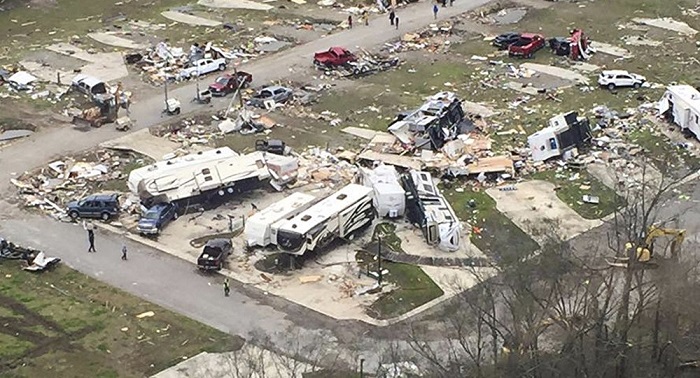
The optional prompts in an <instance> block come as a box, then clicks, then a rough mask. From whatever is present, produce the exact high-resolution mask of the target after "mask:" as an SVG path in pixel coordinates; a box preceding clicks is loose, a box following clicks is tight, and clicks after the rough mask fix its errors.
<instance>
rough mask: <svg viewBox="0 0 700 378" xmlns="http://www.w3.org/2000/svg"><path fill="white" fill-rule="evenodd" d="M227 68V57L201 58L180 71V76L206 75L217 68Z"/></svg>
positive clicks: (220, 69) (222, 69) (221, 69)
mask: <svg viewBox="0 0 700 378" xmlns="http://www.w3.org/2000/svg"><path fill="white" fill-rule="evenodd" d="M225 69H226V59H224V58H219V59H199V60H195V61H194V62H193V63H192V66H190V67H187V68H185V69H183V70H182V71H180V76H182V77H190V76H196V75H206V74H208V73H210V72H214V71H216V70H219V71H224V70H225Z"/></svg>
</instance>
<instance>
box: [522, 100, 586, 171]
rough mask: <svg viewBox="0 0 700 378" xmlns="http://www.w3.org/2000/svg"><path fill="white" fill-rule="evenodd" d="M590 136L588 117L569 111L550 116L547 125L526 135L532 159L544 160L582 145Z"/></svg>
mask: <svg viewBox="0 0 700 378" xmlns="http://www.w3.org/2000/svg"><path fill="white" fill-rule="evenodd" d="M592 138H593V136H592V135H591V127H590V125H589V123H588V119H586V118H584V117H579V116H578V113H577V112H569V113H564V114H559V115H556V116H554V117H552V118H551V119H550V120H549V126H548V127H546V128H544V129H542V130H540V131H538V132H536V133H534V134H532V135H530V136H529V137H527V143H528V146H529V147H530V152H531V153H532V160H534V161H545V160H548V159H551V158H553V157H560V156H562V155H566V154H567V153H568V152H569V151H572V150H573V149H574V148H581V147H584V146H586V145H588V144H590V142H591V140H592Z"/></svg>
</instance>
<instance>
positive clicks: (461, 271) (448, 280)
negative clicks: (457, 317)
mask: <svg viewBox="0 0 700 378" xmlns="http://www.w3.org/2000/svg"><path fill="white" fill-rule="evenodd" d="M421 269H423V271H424V272H425V274H427V275H428V276H429V277H430V279H432V280H433V281H434V282H435V283H436V284H437V285H438V286H440V289H442V291H444V292H445V295H446V296H448V297H452V296H454V295H457V294H459V293H461V292H463V291H465V290H469V289H471V288H472V287H474V286H476V285H478V284H480V283H481V282H483V281H485V280H487V279H489V278H491V277H493V276H495V275H496V274H498V270H497V269H496V268H442V267H435V266H426V265H421Z"/></svg>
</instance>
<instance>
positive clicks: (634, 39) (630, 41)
mask: <svg viewBox="0 0 700 378" xmlns="http://www.w3.org/2000/svg"><path fill="white" fill-rule="evenodd" d="M622 40H623V41H625V45H630V46H651V47H657V46H661V44H662V43H663V42H661V41H655V40H653V39H648V38H644V37H640V36H636V35H626V36H624V37H622Z"/></svg>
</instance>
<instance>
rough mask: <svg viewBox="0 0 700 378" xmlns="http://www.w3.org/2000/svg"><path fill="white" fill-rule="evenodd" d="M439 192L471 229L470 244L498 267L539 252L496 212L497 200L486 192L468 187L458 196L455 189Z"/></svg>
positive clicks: (527, 237)
mask: <svg viewBox="0 0 700 378" xmlns="http://www.w3.org/2000/svg"><path fill="white" fill-rule="evenodd" d="M441 191H442V193H443V194H444V195H445V198H446V199H447V201H448V202H449V203H450V205H452V208H453V209H454V211H455V214H456V215H457V217H458V218H459V219H460V220H462V221H465V222H468V223H469V225H470V226H472V232H471V242H472V243H474V245H475V246H476V247H477V248H479V249H480V250H481V251H482V252H484V253H485V254H486V255H488V256H489V257H492V258H494V259H495V260H496V261H498V262H499V264H501V265H509V264H512V263H516V262H518V261H520V260H521V259H522V258H524V257H526V256H529V255H531V254H532V253H534V252H535V251H537V250H538V249H539V245H538V244H537V242H535V241H534V240H533V239H532V238H531V237H530V236H529V235H528V234H527V233H525V232H524V231H523V230H521V229H520V227H518V226H516V225H515V223H513V222H512V221H511V220H510V219H509V218H508V217H507V216H505V215H504V214H503V213H501V212H500V211H498V210H497V209H496V201H495V200H494V199H493V198H491V197H490V196H489V195H488V194H486V193H485V192H483V191H478V192H475V191H472V190H470V189H469V188H465V189H464V191H463V192H461V193H460V192H457V191H456V190H455V188H445V189H441ZM470 200H474V207H471V206H470V205H469V201H470Z"/></svg>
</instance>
